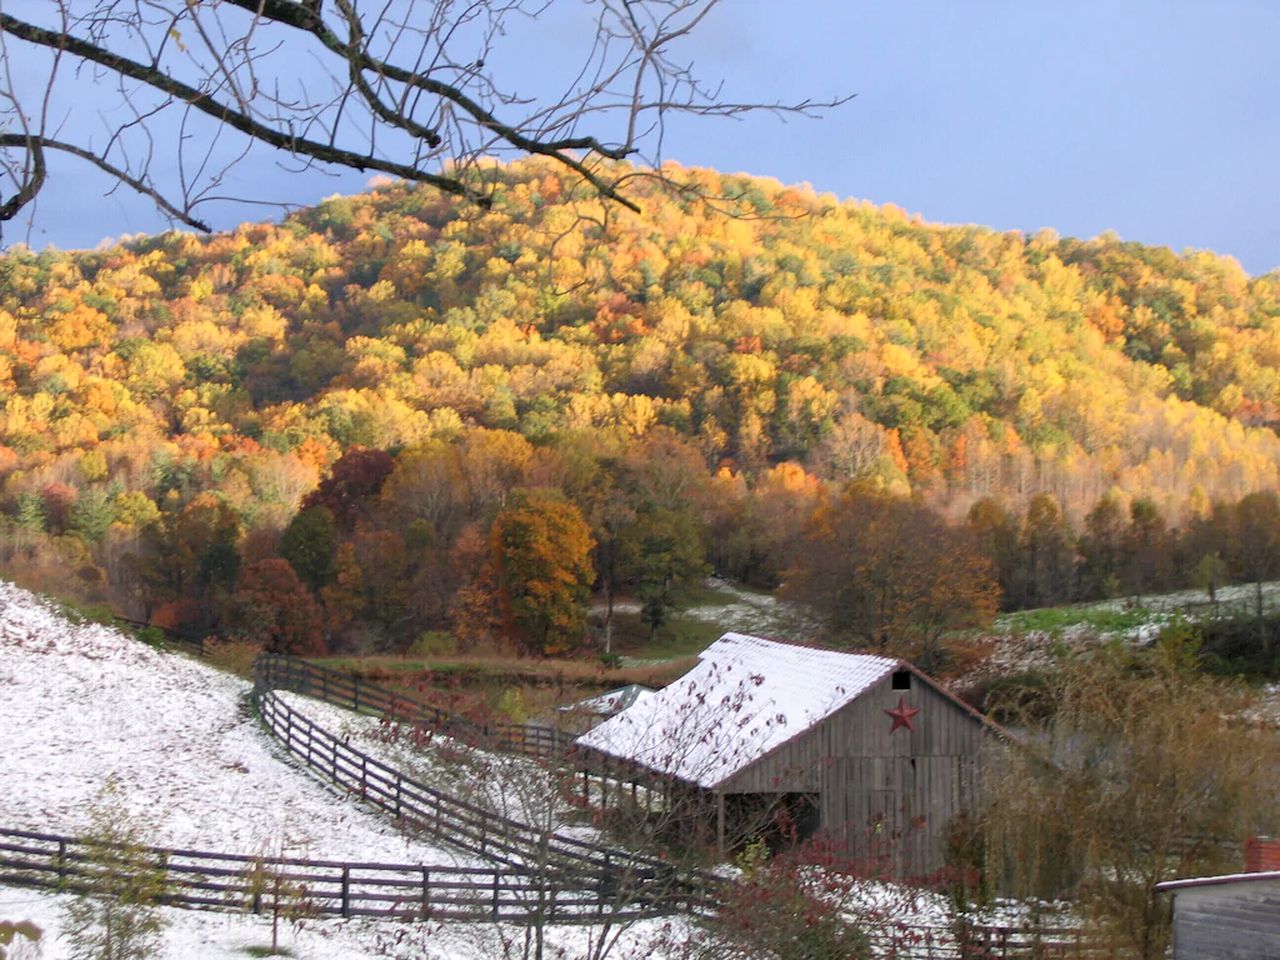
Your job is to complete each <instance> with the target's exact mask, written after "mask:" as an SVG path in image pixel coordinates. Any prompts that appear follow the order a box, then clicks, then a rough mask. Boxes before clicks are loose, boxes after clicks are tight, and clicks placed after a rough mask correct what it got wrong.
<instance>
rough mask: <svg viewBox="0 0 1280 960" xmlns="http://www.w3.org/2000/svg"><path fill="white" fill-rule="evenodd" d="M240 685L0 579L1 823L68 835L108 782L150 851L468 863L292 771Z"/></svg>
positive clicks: (246, 688)
mask: <svg viewBox="0 0 1280 960" xmlns="http://www.w3.org/2000/svg"><path fill="white" fill-rule="evenodd" d="M249 689H250V687H249V684H248V683H246V682H244V681H243V680H240V679H238V678H236V677H232V676H230V675H228V674H224V673H221V672H219V671H217V670H214V669H212V668H210V667H208V666H206V665H204V664H202V663H198V662H196V661H194V660H190V659H188V658H186V657H183V656H178V655H175V654H167V653H161V652H158V651H156V650H152V649H151V648H150V647H147V646H145V645H144V644H142V643H139V642H138V641H136V640H134V639H132V638H129V637H126V636H124V635H123V634H121V633H119V632H118V631H116V630H113V629H111V628H108V627H102V626H99V625H96V624H85V625H73V624H69V623H68V622H67V621H66V620H65V619H63V618H62V617H60V616H59V615H58V614H57V613H55V612H54V611H53V610H52V609H51V608H49V607H47V606H45V605H44V604H42V603H40V602H38V601H37V600H36V599H35V598H34V597H32V596H31V595H30V594H28V593H26V592H25V591H21V590H18V589H17V588H16V587H13V586H10V585H8V584H5V585H0V730H3V731H4V753H5V770H4V783H5V788H4V789H3V790H0V825H3V826H7V827H11V828H14V829H20V830H38V831H43V832H48V833H68V834H73V833H76V832H77V831H80V830H83V829H85V828H86V827H87V826H88V825H89V817H88V813H89V810H90V808H91V807H92V806H93V804H94V803H95V802H97V801H98V800H99V798H100V797H101V796H102V791H103V787H104V784H106V783H107V781H108V780H109V779H113V780H114V781H115V783H116V784H117V787H118V791H117V792H118V794H119V795H120V796H121V797H122V799H123V801H124V803H125V805H126V806H127V808H128V810H129V812H130V813H131V814H133V815H134V816H136V817H137V819H138V820H139V822H140V823H142V824H144V825H145V827H146V832H147V835H148V838H149V840H150V842H151V843H153V844H155V845H157V846H169V847H186V848H196V849H204V850H225V851H229V852H238V853H249V854H253V853H257V852H259V851H265V852H269V853H274V852H275V851H276V850H278V849H279V848H280V847H282V846H283V848H284V849H285V851H286V854H287V855H288V856H295V857H310V858H314V859H360V860H381V861H387V862H405V863H441V864H445V863H459V864H461V863H474V862H475V861H474V860H471V859H468V858H466V857H465V856H464V855H460V854H458V853H456V852H454V851H452V850H449V849H447V848H444V847H440V846H431V845H426V844H423V843H421V842H418V841H409V840H407V839H406V838H405V837H403V836H402V835H401V834H400V833H399V831H398V830H397V829H396V828H395V827H394V825H393V824H391V823H390V822H387V821H384V820H382V819H381V818H379V817H378V816H375V815H374V814H372V813H371V812H367V811H366V810H365V809H364V808H362V807H361V806H359V805H358V804H356V803H355V802H353V801H350V800H347V799H345V798H343V797H340V796H339V795H337V794H336V793H334V792H332V791H330V790H328V789H327V788H326V787H325V786H324V785H323V784H321V783H320V782H318V781H316V780H314V779H312V778H311V777H310V776H308V775H306V774H305V773H303V772H301V771H299V770H298V769H297V768H295V767H294V766H293V765H292V764H291V763H290V762H288V761H286V760H285V759H284V756H285V755H284V752H283V751H282V750H281V749H280V748H278V747H277V746H276V745H275V743H274V742H273V741H272V740H271V739H270V738H269V737H268V736H267V735H266V734H265V732H264V731H262V729H261V728H260V727H259V725H258V722H257V721H256V720H255V719H254V717H253V716H252V715H251V713H250V711H249V706H248V701H247V698H248V695H249Z"/></svg>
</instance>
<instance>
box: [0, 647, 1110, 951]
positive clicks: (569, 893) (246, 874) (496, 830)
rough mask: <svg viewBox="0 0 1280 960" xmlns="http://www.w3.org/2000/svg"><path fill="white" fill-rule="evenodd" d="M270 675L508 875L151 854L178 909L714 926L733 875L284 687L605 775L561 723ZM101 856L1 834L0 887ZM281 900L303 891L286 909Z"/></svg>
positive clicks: (274, 660) (317, 670)
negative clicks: (668, 855) (467, 711)
mask: <svg viewBox="0 0 1280 960" xmlns="http://www.w3.org/2000/svg"><path fill="white" fill-rule="evenodd" d="M129 623H130V625H131V626H135V627H142V626H146V625H145V624H137V623H132V622H129ZM166 639H167V640H168V641H169V642H174V643H176V644H178V645H181V646H182V647H184V648H185V649H187V650H188V651H189V652H192V653H195V654H197V655H202V656H203V655H204V654H205V653H206V651H205V649H204V645H203V643H202V642H201V641H199V640H198V639H193V638H187V637H182V636H180V635H175V634H172V633H170V632H169V631H166ZM254 667H255V687H254V700H255V703H256V704H257V707H258V710H259V714H260V716H261V718H262V721H263V723H264V724H265V725H266V727H267V728H268V730H269V731H271V732H272V733H273V734H274V735H275V736H276V737H277V738H278V739H279V740H280V742H281V743H282V745H284V746H285V748H286V749H287V750H288V751H289V752H290V753H292V754H294V755H295V756H297V757H298V758H299V759H300V760H301V761H302V762H304V763H305V764H306V765H307V766H308V767H310V768H311V769H313V770H314V771H316V772H317V773H319V774H320V775H322V776H323V777H325V778H326V779H328V780H330V781H332V782H333V783H334V784H335V785H337V786H339V787H340V788H342V789H345V790H347V791H348V792H349V793H350V794H352V795H355V796H358V797H360V798H361V799H363V800H367V801H368V802H370V803H372V804H374V805H375V806H377V807H379V808H381V809H383V810H385V811H387V812H389V813H391V814H393V815H394V816H396V817H397V818H399V819H400V820H401V821H402V822H403V823H405V824H406V825H407V826H409V827H411V828H412V829H415V830H420V831H422V832H425V833H427V834H429V835H431V836H434V837H437V838H439V839H441V840H442V841H445V842H447V843H449V844H451V845H453V846H455V847H458V848H461V849H463V850H466V851H469V852H471V853H474V854H477V855H479V856H481V857H484V858H486V859H488V860H490V861H493V862H494V866H492V867H454V866H433V865H406V864H378V863H342V862H336V861H317V860H299V859H289V858H255V857H248V856H244V855H238V854H222V853H209V852H200V851H190V850H167V849H162V848H147V853H148V856H150V857H151V858H153V862H154V863H155V864H156V865H159V866H162V867H163V868H164V870H165V876H166V884H165V889H166V893H165V896H164V902H166V903H170V904H173V905H175V906H187V907H203V908H232V909H244V910H252V911H254V912H263V911H266V912H270V911H271V910H272V909H283V910H284V911H285V912H294V913H309V914H310V915H313V916H344V917H383V918H398V919H418V918H427V917H431V918H439V919H452V920H463V921H495V920H496V921H504V922H513V923H540V922H557V923H569V922H586V923H589V922H595V921H598V920H600V919H601V918H603V917H608V918H610V919H614V920H631V919H638V918H642V917H653V916H662V915H670V914H672V913H677V912H687V913H692V914H698V915H704V916H706V915H710V914H712V913H714V912H715V911H716V910H717V909H718V907H719V904H720V902H721V900H722V895H723V893H724V890H725V885H726V883H727V881H725V880H724V879H722V878H720V877H717V876H715V875H714V874H709V873H705V872H701V871H694V870H686V871H679V870H677V869H676V868H675V867H674V866H672V865H671V864H668V863H666V862H663V861H660V860H657V859H654V858H648V857H643V856H638V855H635V854H632V853H630V852H628V851H625V850H622V849H618V848H611V847H607V846H604V845H600V844H593V843H589V842H586V841H581V840H577V839H574V838H572V837H565V836H562V835H559V834H556V833H554V832H543V831H538V830H535V829H533V828H531V827H529V826H528V825H526V824H522V823H519V822H517V821H515V820H511V819H509V818H506V817H502V816H499V815H497V814H495V813H494V812H492V811H489V810H485V809H483V808H481V807H478V806H476V805H473V804H470V803H468V802H466V801H463V800H460V799H458V798H456V797H453V796H451V795H449V794H448V793H445V792H443V791H440V790H437V789H434V788H432V787H430V786H428V785H426V784H423V783H421V782H419V781H417V780H415V779H413V778H410V777H406V776H405V775H404V774H403V773H402V772H401V771H399V770H396V769H395V768H393V767H391V766H389V765H387V764H385V763H382V762H381V761H379V760H376V759H375V758H373V757H370V756H369V755H367V754H365V753H363V752H362V751H359V750H356V749H355V748H353V747H351V746H350V745H349V744H347V743H345V742H343V741H342V740H340V739H339V738H337V737H335V736H334V735H332V734H331V733H329V732H328V731H325V730H324V729H323V728H321V727H320V726H319V725H317V724H315V723H314V722H313V721H311V720H309V719H308V718H306V717H304V716H303V715H301V714H300V713H298V712H297V711H296V710H293V709H292V708H291V707H290V706H289V705H288V704H287V703H285V702H284V701H283V700H282V699H281V698H279V697H278V696H276V695H275V692H274V691H276V690H279V689H283V690H290V691H293V692H296V693H300V694H303V695H306V696H310V697H313V698H316V699H319V700H322V701H324V702H327V703H331V704H334V705H336V706H341V707H345V708H347V709H350V710H353V711H356V712H360V713H366V714H371V715H375V716H379V717H384V718H386V719H388V720H390V721H393V722H403V723H406V724H409V725H412V726H417V727H422V728H426V729H430V730H432V731H436V732H439V733H442V734H446V735H448V736H450V737H452V738H454V739H457V740H459V741H461V742H463V743H466V744H468V745H472V746H479V747H483V748H486V749H496V750H503V751H507V752H513V753H521V754H525V755H529V756H534V757H544V758H545V757H557V758H560V759H563V760H567V761H568V762H569V763H572V764H575V765H578V766H580V767H581V768H582V769H583V770H584V771H585V770H589V769H593V768H596V767H598V766H599V764H600V763H601V762H602V759H601V758H600V757H592V756H589V755H588V756H582V755H580V754H579V753H577V752H575V751H574V749H573V743H572V738H571V737H570V736H569V735H566V734H564V733H563V732H561V731H558V730H555V729H552V728H542V727H535V726H525V725H519V724H508V723H501V722H496V723H488V724H485V723H477V722H475V721H472V720H469V719H467V718H464V717H460V716H458V715H455V714H451V713H449V712H448V711H445V710H441V709H440V708H438V707H435V706H432V705H430V704H426V703H423V702H421V701H419V700H416V699H414V698H411V697H408V696H405V695H404V694H402V693H399V692H397V691H394V690H391V689H389V688H387V687H384V686H381V685H379V684H376V683H373V682H371V681H368V680H362V679H361V678H359V677H357V676H354V675H349V674H344V673H340V672H338V671H335V670H330V669H328V668H325V667H319V666H316V665H315V664H310V663H307V662H305V661H303V660H299V659H297V658H295V657H288V656H282V655H277V654H265V655H263V656H261V657H260V658H259V659H258V661H257V662H256V663H255V665H254ZM605 759H606V760H607V758H605ZM623 775H626V776H629V775H630V772H627V773H625V774H623ZM91 848H92V845H91V844H87V843H85V842H84V841H80V840H75V839H71V838H67V837H59V836H55V835H48V834H38V833H29V832H23V831H11V830H8V831H6V830H0V883H15V884H26V885H30V886H42V887H48V888H51V889H59V890H67V891H75V890H79V889H85V888H87V887H89V886H91V880H92V877H93V875H94V871H101V870H102V869H103V866H102V862H101V852H100V850H99V851H98V852H97V853H96V854H91V853H90V852H89V851H90V850H91ZM95 857H96V859H95ZM273 890H274V891H276V892H275V893H274V894H273V892H272V891H273ZM281 890H284V891H287V894H285V895H284V900H285V901H286V902H283V903H282V902H281V896H282V895H281V894H280V893H279V891H281ZM273 897H274V902H273ZM869 938H870V943H871V947H872V950H873V952H874V954H875V955H876V956H877V957H879V958H882V960H1104V958H1117V960H1118V958H1127V956H1128V955H1127V954H1126V953H1124V952H1119V951H1117V950H1114V949H1111V948H1109V947H1106V946H1104V945H1102V944H1100V943H1099V942H1098V941H1097V940H1096V939H1095V938H1093V937H1091V936H1088V935H1087V934H1085V933H1084V932H1083V931H1081V930H1080V929H1076V928H1040V927H1035V926H993V925H981V924H974V925H966V926H963V927H945V926H923V925H916V926H912V925H907V924H896V925H887V926H879V925H876V924H871V925H869Z"/></svg>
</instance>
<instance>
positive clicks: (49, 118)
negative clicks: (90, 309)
mask: <svg viewBox="0 0 1280 960" xmlns="http://www.w3.org/2000/svg"><path fill="white" fill-rule="evenodd" d="M717 2H718V0H591V2H589V3H587V4H585V5H582V6H578V7H573V8H572V9H569V4H568V3H567V0H560V2H557V0H74V2H73V0H38V2H37V0H0V56H2V57H3V70H2V71H0V177H2V178H3V181H4V183H3V187H0V221H7V220H11V219H13V218H15V217H17V216H18V215H19V214H20V213H22V211H23V210H25V209H27V208H28V207H30V206H31V205H32V203H33V201H35V200H36V198H37V197H38V196H39V194H40V193H41V191H42V190H43V189H44V188H45V186H46V183H47V181H48V180H49V179H50V173H51V165H50V163H49V158H50V156H51V155H52V154H55V153H57V154H65V155H69V156H71V157H75V158H78V159H79V160H81V161H83V162H85V163H87V164H90V165H92V166H94V167H97V168H99V169H100V170H102V171H105V172H106V173H107V174H108V175H109V176H110V177H112V178H114V180H115V181H117V182H118V183H123V184H126V185H127V186H129V187H130V188H132V189H133V190H136V191H138V192H139V193H141V194H143V195H145V196H147V197H149V198H150V199H151V200H153V201H154V202H155V203H156V205H157V206H158V207H159V208H160V209H161V210H162V211H163V212H164V213H165V214H166V215H167V216H168V217H169V218H170V219H171V220H173V221H174V222H178V223H182V224H186V225H188V226H191V227H195V228H197V229H201V230H208V229H209V227H208V224H207V222H206V221H205V220H204V219H202V215H203V210H204V208H206V207H207V206H208V205H209V204H212V203H214V202H216V201H220V200H222V201H225V200H240V201H244V200H250V201H251V202H271V201H272V200H274V199H276V198H270V197H268V198H250V197H244V196H236V195H234V192H235V191H234V190H233V185H234V180H235V177H234V176H233V171H235V170H236V169H237V168H243V167H245V165H252V166H251V168H250V169H255V170H256V169H258V167H260V165H261V164H262V163H263V162H264V161H263V154H264V151H266V150H267V148H272V149H273V150H274V151H275V152H276V154H277V159H278V158H279V157H281V156H282V157H283V158H284V159H283V164H284V166H285V167H286V169H288V170H297V171H303V170H308V171H309V170H313V169H321V170H328V171H330V172H333V171H335V170H340V169H343V168H354V169H358V170H367V171H372V172H377V173H382V174H386V175H390V176H393V177H399V178H403V179H405V180H409V181H414V182H420V183H426V184H431V185H433V186H435V187H437V188H439V189H440V190H443V191H445V192H447V193H450V194H455V195H459V196H463V197H467V198H470V199H472V200H474V201H476V202H477V203H479V204H481V205H487V204H489V203H491V202H492V199H493V194H494V191H495V190H496V189H497V186H496V184H497V178H496V177H495V176H494V175H493V171H492V165H486V164H484V163H482V162H480V161H481V160H482V159H483V158H488V157H507V156H516V155H530V154H533V155H541V156H545V157H549V158H551V159H553V160H555V161H556V162H558V163H560V164H563V165H564V166H565V167H566V168H568V169H569V170H571V171H572V172H573V173H575V174H576V175H577V176H578V177H579V178H580V181H581V182H582V183H583V184H584V185H586V186H587V187H588V188H589V190H590V191H591V192H592V193H593V194H594V195H596V196H599V197H603V198H605V199H607V200H610V201H616V202H617V203H619V204H622V205H623V206H626V207H630V208H632V209H635V208H636V205H635V203H634V201H633V200H631V199H628V197H627V195H626V192H625V182H626V180H627V178H628V177H630V176H634V175H635V173H634V172H633V170H632V167H631V166H630V165H628V164H619V163H617V161H622V160H630V161H632V162H633V163H635V164H637V165H639V166H641V167H656V166H657V165H658V164H659V163H660V161H661V157H662V147H663V136H664V128H665V126H666V123H667V121H668V120H669V119H671V118H672V117H674V116H676V115H695V116H702V117H736V116H740V115H742V114H744V113H749V112H756V111H766V112H772V113H775V114H778V115H781V116H787V115H815V114H818V113H820V112H821V111H822V110H823V109H825V108H828V107H832V106H835V105H837V104H839V103H841V102H843V100H844V99H847V98H843V97H836V98H833V99H830V100H826V101H822V102H818V101H813V100H800V101H798V102H791V103H784V102H772V103H768V102H735V101H732V100H730V99H727V98H725V97H724V96H722V92H721V88H720V86H719V85H718V84H708V83H705V82H704V81H703V80H702V79H701V78H700V77H699V76H698V75H697V74H696V73H695V71H694V69H693V65H692V64H689V63H685V62H683V61H680V60H677V59H676V58H675V56H676V55H675V54H674V53H673V51H672V48H673V46H674V45H676V44H677V41H680V40H682V39H684V38H686V37H688V35H690V34H691V33H692V32H693V31H695V30H697V29H699V28H700V27H702V26H703V25H704V22H705V21H706V18H707V15H708V14H709V13H710V12H711V11H712V9H713V8H714V7H715V6H716V4H717ZM575 17H577V18H578V20H577V21H575V20H574V19H573V18H575ZM583 17H589V18H590V20H589V21H586V22H585V23H583V22H582V20H581V18H583ZM578 23H581V25H583V26H584V27H585V29H584V33H583V37H584V39H583V42H582V44H581V45H580V46H579V47H578V48H577V50H576V53H577V56H576V58H575V59H573V60H572V62H571V63H563V64H562V63H559V62H558V59H559V56H560V55H559V54H557V53H556V52H555V51H556V50H558V49H562V48H563V42H564V41H563V38H562V37H561V36H560V32H561V31H562V30H563V29H564V28H565V27H566V26H574V25H575V24H578ZM537 58H541V61H542V62H541V64H538V65H539V66H546V65H549V64H550V65H553V66H554V67H555V70H554V71H553V72H554V73H556V74H558V79H557V80H554V81H550V80H548V81H545V83H554V84H555V85H556V86H555V89H557V90H558V92H557V93H554V94H551V95H543V94H541V93H539V94H532V93H526V92H525V91H526V90H528V89H529V88H530V87H531V86H537V85H538V83H541V82H543V81H534V80H533V78H532V77H531V76H530V75H531V74H532V73H534V72H535V71H534V70H533V69H532V66H533V65H534V64H535V61H536V59H537ZM240 175H243V170H242V171H241V174H240ZM259 179H261V178H259ZM228 191H231V192H230V193H229V192H228ZM28 213H30V211H28Z"/></svg>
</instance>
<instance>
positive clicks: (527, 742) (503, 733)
mask: <svg viewBox="0 0 1280 960" xmlns="http://www.w3.org/2000/svg"><path fill="white" fill-rule="evenodd" d="M254 666H255V673H256V674H257V675H259V676H261V675H263V674H264V673H265V675H266V677H267V678H268V679H269V680H270V682H271V683H272V685H273V686H274V687H276V688H277V689H284V690H292V691H294V692H296V693H302V694H306V695H307V696H309V697H315V698H316V699H318V700H324V701H325V702H326V703H332V704H335V705H336V706H340V707H346V708H347V709H349V710H355V711H357V712H363V713H373V714H376V715H378V716H383V717H386V718H387V719H389V720H397V721H403V722H406V723H410V724H414V725H417V726H422V727H426V728H428V729H431V730H433V731H436V732H438V733H441V734H444V735H446V736H449V737H452V738H453V739H455V740H459V741H461V742H463V743H466V744H467V745H469V746H476V747H483V748H485V749H491V750H500V751H502V752H504V753H520V754H525V755H526V756H534V757H549V756H563V755H565V754H567V753H568V752H570V751H571V750H573V747H574V743H573V741H574V737H573V736H572V735H571V734H568V733H565V732H563V731H561V730H558V729H556V728H554V727H543V726H537V725H534V724H519V723H506V722H503V721H487V722H477V721H474V720H470V719H468V718H466V717H463V716H460V715H458V714H455V713H450V712H449V711H447V710H442V709H441V708H439V707H436V706H432V705H431V704H429V703H423V702H422V701H420V700H417V699H415V698H413V697H410V696H407V695H405V694H404V693H401V692H398V691H395V690H392V689H391V688H389V687H384V686H382V685H380V684H377V683H374V682H373V681H371V680H364V679H361V678H360V677H358V676H356V675H354V674H348V673H342V672H340V671H337V670H331V669H329V668H328V667H321V666H317V665H316V664H314V663H308V662H307V661H305V660H299V659H298V658H297V657H290V656H284V655H282V654H275V653H267V654H263V655H262V657H261V659H260V660H259V661H258V663H256V664H255V665H254Z"/></svg>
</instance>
